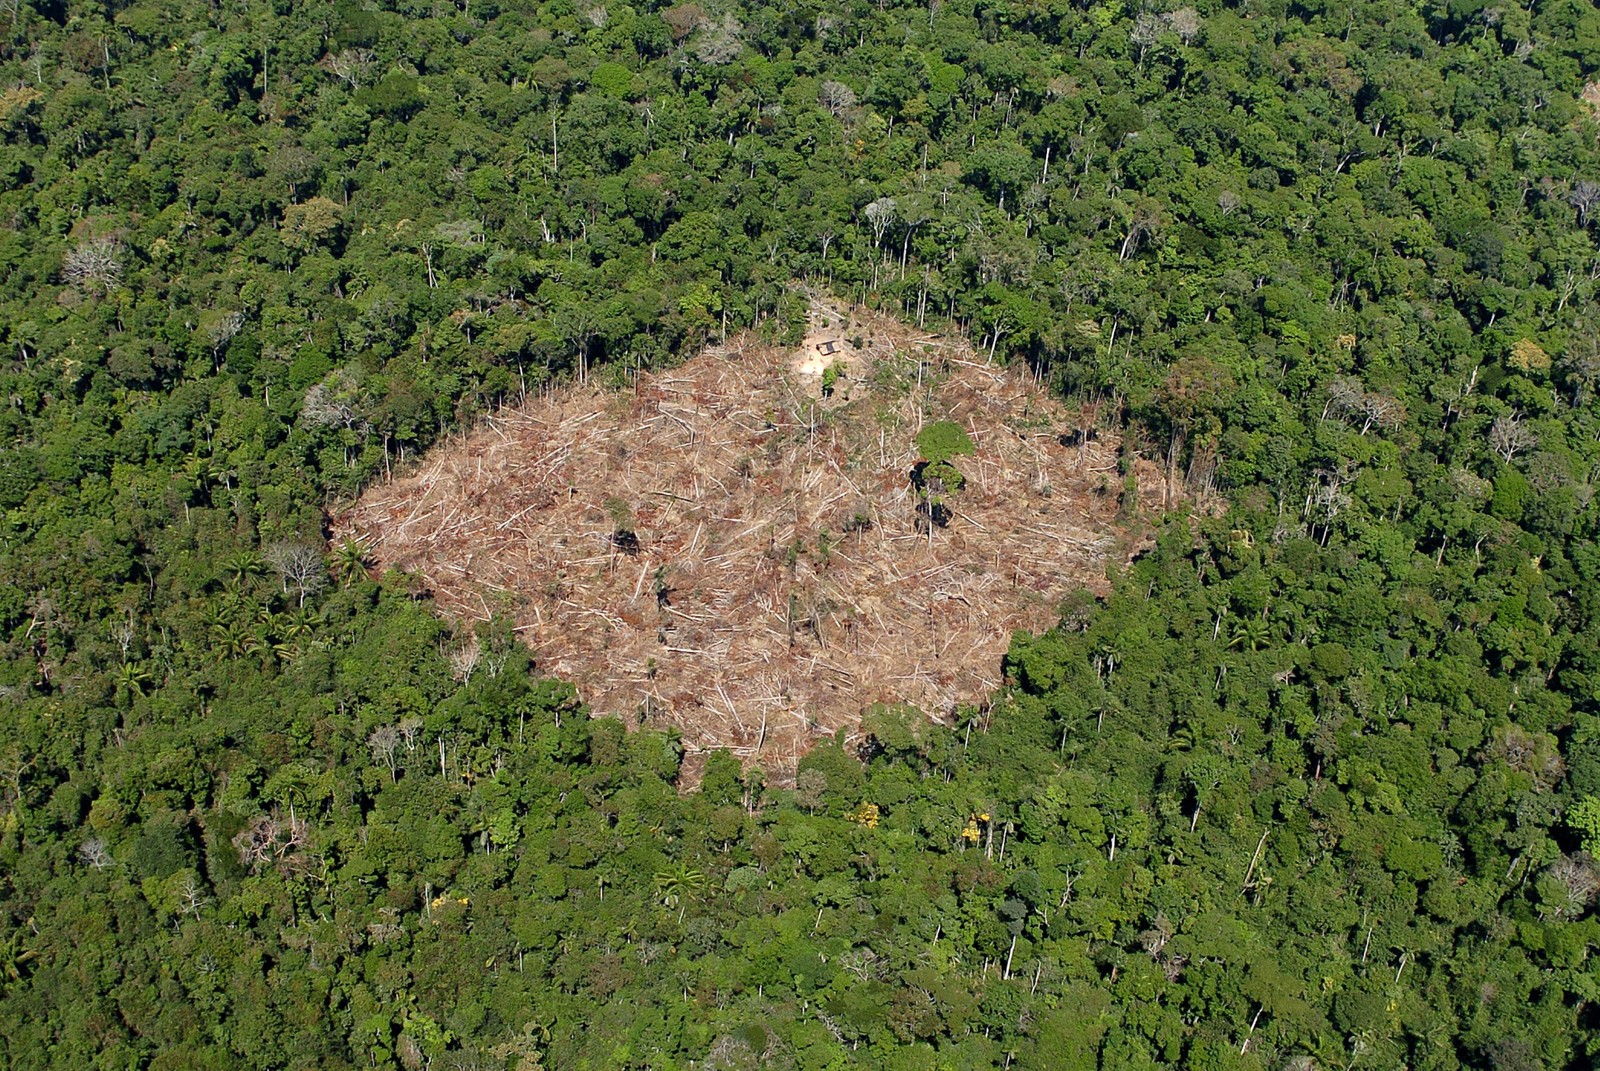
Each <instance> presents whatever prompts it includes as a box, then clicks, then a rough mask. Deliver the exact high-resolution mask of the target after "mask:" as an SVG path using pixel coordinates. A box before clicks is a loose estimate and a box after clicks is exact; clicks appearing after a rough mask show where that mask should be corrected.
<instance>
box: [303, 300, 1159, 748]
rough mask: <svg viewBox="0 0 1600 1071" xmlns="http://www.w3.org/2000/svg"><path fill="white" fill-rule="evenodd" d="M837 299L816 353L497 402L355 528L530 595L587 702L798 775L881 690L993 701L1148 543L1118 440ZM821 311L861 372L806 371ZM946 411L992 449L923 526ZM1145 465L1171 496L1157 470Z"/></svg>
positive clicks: (450, 589) (470, 588)
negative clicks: (1006, 679)
mask: <svg viewBox="0 0 1600 1071" xmlns="http://www.w3.org/2000/svg"><path fill="white" fill-rule="evenodd" d="M821 314H822V316H821V319H819V320H816V319H814V321H813V328H814V330H813V335H812V338H811V339H810V340H808V343H807V349H806V352H799V351H792V350H783V349H781V348H777V347H774V346H770V345H765V344H761V343H758V342H756V341H754V340H752V339H748V338H747V339H743V340H733V341H732V342H730V344H728V345H726V346H723V347H719V348H717V349H714V350H712V351H710V352H707V353H705V354H703V355H702V356H700V357H698V358H696V359H695V360H693V361H691V362H689V363H688V364H686V365H684V366H682V367H680V368H677V369H674V370H672V371H669V372H662V373H659V374H651V375H645V376H643V377H641V378H640V379H639V380H638V381H637V383H636V385H635V387H634V388H633V389H632V390H629V391H627V392H624V393H620V394H617V393H606V392H603V391H600V390H597V389H593V388H578V387H566V388H562V389H559V390H556V391H554V392H553V393H551V394H549V395H547V396H545V397H541V398H539V399H536V400H530V401H529V402H528V403H527V404H526V405H524V406H521V407H519V408H515V409H506V410H503V411H501V412H500V413H499V414H498V415H497V416H495V417H494V418H493V419H492V420H489V421H487V422H486V424H485V425H484V426H482V427H480V428H478V429H476V430H475V431H472V432H471V433H469V434H466V435H464V436H459V437H457V438H455V439H453V440H451V441H450V442H449V443H448V444H446V445H444V446H441V447H439V448H437V449H436V450H435V451H434V452H433V453H431V454H430V455H429V456H428V457H427V458H425V459H424V460H423V461H422V462H421V464H419V465H418V466H417V467H416V468H415V469H414V470H413V471H411V472H410V473H408V474H405V475H402V476H399V477H398V478H396V479H394V480H393V481H391V482H388V483H385V484H383V485H381V486H378V487H374V488H372V489H371V490H369V491H368V492H367V493H366V494H365V495H363V496H362V498H361V499H360V501H359V502H357V503H355V504H354V505H353V506H352V507H351V508H350V509H349V510H348V511H346V512H345V513H344V514H343V515H342V516H340V517H339V518H338V519H337V521H336V532H335V538H336V539H344V538H357V539H361V540H363V541H365V542H366V543H367V544H368V545H369V547H370V549H371V553H372V556H373V558H374V559H375V560H376V562H377V563H378V564H379V565H380V566H381V567H394V568H399V569H402V570H406V571H408V572H410V573H413V574H416V575H418V576H419V577H421V578H422V580H423V581H424V582H425V583H426V585H427V587H428V588H429V589H430V590H431V591H432V592H433V594H434V596H435V598H436V599H437V602H438V604H439V606H440V607H441V608H442V609H443V610H444V611H446V612H447V613H450V614H452V615H456V616H458V617H460V618H464V619H485V618H487V617H489V616H490V615H492V614H494V613H500V612H505V613H509V614H511V615H512V616H513V618H514V619H515V621H516V624H517V628H518V631H519V634H520V635H521V636H522V637H523V638H524V639H525V640H526V642H527V643H528V644H529V645H530V647H531V648H532V649H533V651H534V653H535V657H536V658H537V659H538V662H539V668H540V669H541V670H542V671H544V672H547V673H551V674H557V675H560V676H562V677H564V678H567V679H569V680H572V681H573V682H575V683H576V685H577V687H578V689H579V692H580V694H581V695H582V697H583V698H584V700H586V701H587V702H588V703H589V704H590V705H591V706H592V707H593V708H594V709H595V710H597V711H605V712H612V713H616V714H619V715H622V716H624V717H625V718H626V719H628V720H629V721H632V722H635V723H637V722H639V721H641V720H642V721H644V722H646V723H648V724H650V725H658V726H665V725H671V726H676V727H677V728H678V729H680V730H681V732H682V735H683V739H684V742H685V744H686V746H687V748H688V750H689V751H690V753H691V754H693V753H696V752H699V751H703V750H704V749H707V748H712V747H726V748H729V749H731V750H732V751H733V752H734V753H735V754H737V755H739V756H740V757H741V758H743V759H745V760H746V761H753V762H759V763H760V764H761V765H763V766H765V767H766V768H767V769H768V771H769V772H770V773H771V774H773V775H775V776H777V777H779V778H782V777H784V776H785V775H787V774H789V773H792V770H793V765H794V762H795V761H796V759H797V758H798V756H799V755H800V754H801V753H803V751H804V750H805V748H806V747H807V746H808V745H809V742H810V741H811V740H812V739H813V737H814V736H815V735H816V734H819V733H832V732H835V731H837V730H839V729H841V728H842V729H846V730H849V731H853V730H854V729H855V728H856V726H857V725H858V724H859V720H860V716H861V713H862V711H863V710H864V709H865V708H867V707H868V706H870V705H871V704H874V703H880V702H886V703H892V702H907V703H913V704H915V705H917V706H918V707H920V708H921V709H923V710H924V711H926V712H927V713H928V714H929V715H930V716H932V717H934V718H941V719H942V718H948V717H950V716H951V715H952V714H953V713H954V712H955V710H956V709H957V708H958V707H959V706H960V705H962V704H977V703H981V702H983V701H984V699H985V697H986V696H987V695H988V694H989V693H990V692H991V691H992V690H993V689H994V688H995V687H996V686H997V685H998V684H999V683H1000V664H1001V658H1002V656H1003V654H1004V652H1005V650H1006V646H1007V644H1008V642H1009V639H1010V636H1011V633H1012V631H1013V630H1015V629H1019V628H1021V629H1043V628H1048V627H1050V626H1051V625H1053V624H1054V623H1055V622H1056V620H1057V614H1058V612H1059V609H1058V608H1059V606H1060V603H1061V600H1062V599H1063V597H1064V596H1066V595H1068V594H1069V593H1071V592H1073V591H1075V590H1079V589H1085V588H1087V589H1091V590H1096V591H1098V590H1101V589H1103V588H1104V586H1105V583H1106V580H1105V576H1106V568H1107V566H1108V564H1110V563H1112V562H1117V563H1121V562H1123V561H1126V560H1127V559H1128V558H1129V557H1130V555H1131V554H1132V553H1133V551H1134V550H1135V549H1136V548H1137V546H1138V544H1139V542H1140V541H1141V539H1142V531H1143V530H1142V529H1140V528H1138V527H1137V526H1135V525H1134V524H1133V523H1132V522H1130V521H1129V520H1127V516H1128V514H1129V513H1130V512H1138V511H1136V510H1134V511H1130V510H1128V509H1125V508H1124V507H1123V504H1122V503H1121V501H1120V497H1121V491H1122V478H1121V477H1120V476H1119V475H1118V473H1117V450H1118V442H1117V440H1116V438H1115V436H1114V435H1113V434H1111V433H1109V432H1103V431H1102V432H1101V433H1100V434H1099V437H1098V439H1095V440H1093V441H1089V442H1087V443H1083V444H1081V445H1066V444H1065V443H1066V435H1067V433H1070V432H1071V431H1072V430H1073V429H1074V428H1076V427H1078V426H1079V424H1080V423H1081V422H1082V420H1083V417H1082V415H1080V414H1079V413H1077V412H1075V411H1073V410H1071V409H1069V408H1068V407H1066V406H1064V405H1062V404H1061V403H1059V402H1058V401H1056V400H1054V399H1052V398H1050V397H1049V396H1048V395H1047V394H1046V393H1045V392H1044V391H1043V390H1042V389H1040V388H1039V387H1038V386H1036V385H1035V384H1034V383H1033V382H1032V381H1031V380H1030V379H1029V378H1028V377H1027V376H1026V375H1025V374H1023V373H1019V372H1016V371H1008V370H1005V369H1001V368H998V367H994V366H991V365H988V364H987V363H985V362H983V361H982V360H981V359H980V358H978V357H975V356H974V355H973V354H972V353H971V351H970V350H968V349H967V348H966V347H965V346H963V345H960V344H957V343H953V342H950V341H948V340H941V339H937V338H934V337H931V336H916V335H914V334H913V333H911V332H910V331H908V330H907V329H906V328H905V327H903V326H901V325H899V324H897V323H894V322H891V321H888V320H886V319H883V318H879V317H876V316H872V315H869V314H865V313H861V312H854V313H850V314H848V315H844V314H841V313H839V312H838V311H837V310H832V309H827V308H822V309H821ZM841 320H842V321H843V322H841ZM829 334H832V335H834V336H835V337H837V338H839V339H841V340H843V341H842V346H843V350H842V354H843V355H844V356H846V357H847V360H846V362H845V366H846V368H847V372H846V375H845V377H844V378H842V379H841V380H840V382H839V384H838V388H837V390H836V391H835V394H834V396H833V397H832V398H827V399H824V398H822V397H821V394H820V389H819V386H820V384H819V382H818V380H817V378H816V377H815V376H814V375H809V374H805V373H803V372H801V371H798V369H800V368H801V367H802V366H803V365H804V360H803V359H804V358H805V357H806V356H807V355H808V354H813V353H814V350H815V345H816V341H815V340H816V339H818V338H821V337H824V336H827V335H829ZM852 339H859V340H860V345H859V346H858V345H853V344H852V343H851V341H850V340H852ZM811 364H812V366H813V367H814V365H815V362H814V361H813V362H811ZM935 419H951V420H954V421H956V422H958V423H960V424H961V425H962V426H963V427H964V428H965V429H966V430H967V431H968V433H969V434H970V435H971V437H972V439H973V441H974V444H975V446H976V453H975V454H974V455H972V456H970V457H962V458H958V459H957V465H958V467H959V468H960V469H961V470H962V472H963V473H964V474H965V476H966V479H967V482H966V486H965V487H964V488H963V489H962V490H961V492H960V493H959V494H958V495H956V496H955V497H954V498H953V500H952V502H951V504H952V506H953V508H954V510H955V516H954V519H953V520H952V521H951V523H950V524H949V526H948V527H947V528H934V529H932V531H931V532H930V531H929V526H928V525H927V523H926V521H925V520H924V519H923V518H922V517H921V516H920V515H919V514H918V512H917V510H916V503H917V495H916V492H915V490H914V489H913V487H912V485H911V482H910V480H909V473H910V471H911V469H912V466H913V465H914V464H915V463H916V461H917V448H916V446H915V444H914V442H913V438H914V436H915V434H916V432H917V431H918V429H919V428H920V427H921V425H922V423H923V421H925V420H935ZM1138 474H1139V485H1140V488H1141V497H1142V498H1143V500H1144V505H1145V506H1154V505H1156V504H1157V503H1159V501H1160V500H1161V496H1162V490H1163V489H1162V486H1161V476H1160V473H1159V471H1158V470H1157V469H1156V468H1155V467H1154V466H1150V465H1147V464H1144V463H1141V464H1140V466H1139V470H1138ZM628 529H631V530H632V531H633V532H634V533H635V534H636V538H637V545H635V544H634V542H633V541H632V540H630V539H628V538H627V537H626V536H625V535H621V534H620V533H621V532H623V531H626V530H628Z"/></svg>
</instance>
